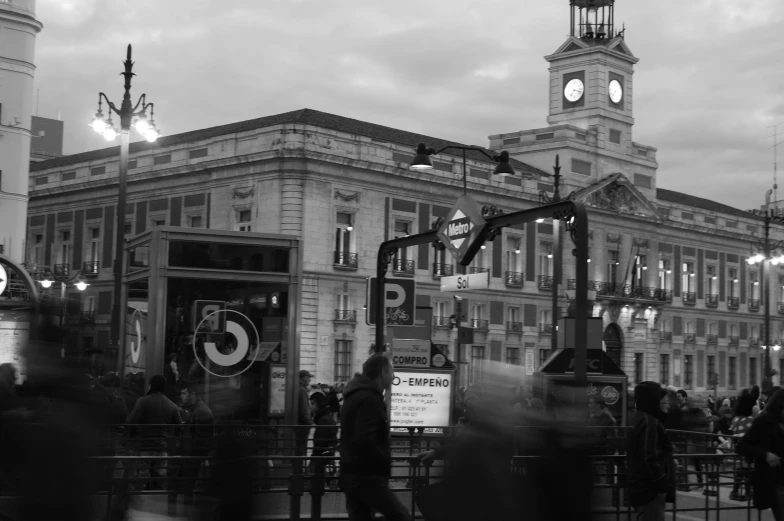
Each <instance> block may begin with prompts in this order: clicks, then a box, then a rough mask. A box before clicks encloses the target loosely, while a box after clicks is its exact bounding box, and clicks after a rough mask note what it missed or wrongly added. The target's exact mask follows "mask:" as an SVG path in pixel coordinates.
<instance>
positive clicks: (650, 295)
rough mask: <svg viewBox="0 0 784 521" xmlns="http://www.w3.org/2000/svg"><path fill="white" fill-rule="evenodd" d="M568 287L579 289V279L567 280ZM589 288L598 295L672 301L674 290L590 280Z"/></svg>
mask: <svg viewBox="0 0 784 521" xmlns="http://www.w3.org/2000/svg"><path fill="white" fill-rule="evenodd" d="M567 289H570V290H571V289H577V279H569V280H568V281H567ZM588 289H589V290H593V291H595V292H596V296H597V297H610V298H627V299H636V300H655V301H657V302H672V290H669V289H663V288H656V287H651V286H639V285H636V284H622V283H620V282H602V281H596V280H589V281H588Z"/></svg>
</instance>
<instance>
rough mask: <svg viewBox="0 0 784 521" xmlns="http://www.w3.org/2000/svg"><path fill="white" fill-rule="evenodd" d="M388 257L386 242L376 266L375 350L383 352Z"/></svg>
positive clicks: (380, 251) (381, 248) (380, 250)
mask: <svg viewBox="0 0 784 521" xmlns="http://www.w3.org/2000/svg"><path fill="white" fill-rule="evenodd" d="M387 260H388V257H387V252H386V248H385V247H384V244H382V245H381V247H380V248H379V252H378V265H377V266H376V345H375V348H374V349H373V351H374V352H375V353H381V352H383V349H384V326H385V325H386V323H387V314H386V307H385V304H386V299H387V295H386V288H385V282H386V279H385V277H384V275H385V274H386V272H387V265H388V262H387Z"/></svg>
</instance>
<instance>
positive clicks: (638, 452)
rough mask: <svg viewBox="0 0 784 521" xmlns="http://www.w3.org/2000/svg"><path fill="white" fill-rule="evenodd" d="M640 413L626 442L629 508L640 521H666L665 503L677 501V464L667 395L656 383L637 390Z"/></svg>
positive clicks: (635, 394) (635, 395)
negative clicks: (666, 424) (666, 425)
mask: <svg viewBox="0 0 784 521" xmlns="http://www.w3.org/2000/svg"><path fill="white" fill-rule="evenodd" d="M634 400H635V402H636V404H637V412H636V413H635V414H634V416H633V417H632V421H631V430H630V431H629V435H628V440H627V452H626V462H627V470H626V471H627V480H628V483H629V504H630V505H631V506H632V507H634V509H635V510H636V511H637V519H638V520H639V521H664V508H665V503H668V502H670V503H671V502H673V501H674V499H675V462H674V461H673V457H672V445H671V444H670V442H669V440H668V439H667V432H666V431H665V429H664V421H665V420H666V417H667V411H668V410H669V402H668V399H667V393H666V391H664V390H663V389H662V388H661V386H660V385H659V384H658V383H656V382H642V383H639V384H637V385H636V386H635V388H634Z"/></svg>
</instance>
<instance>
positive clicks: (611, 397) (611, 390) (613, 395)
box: [602, 385, 621, 405]
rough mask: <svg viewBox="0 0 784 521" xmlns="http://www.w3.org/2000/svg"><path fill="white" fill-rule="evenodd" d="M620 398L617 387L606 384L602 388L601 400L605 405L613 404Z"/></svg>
mask: <svg viewBox="0 0 784 521" xmlns="http://www.w3.org/2000/svg"><path fill="white" fill-rule="evenodd" d="M620 399H621V393H619V392H618V389H616V388H615V387H613V386H611V385H608V386H605V387H604V388H603V389H602V400H604V403H606V404H607V405H614V404H616V403H618V400H620Z"/></svg>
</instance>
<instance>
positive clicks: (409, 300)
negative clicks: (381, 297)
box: [366, 277, 416, 326]
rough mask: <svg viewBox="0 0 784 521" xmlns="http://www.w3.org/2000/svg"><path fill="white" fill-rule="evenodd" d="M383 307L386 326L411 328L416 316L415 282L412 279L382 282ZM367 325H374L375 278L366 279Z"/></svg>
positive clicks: (388, 279)
mask: <svg viewBox="0 0 784 521" xmlns="http://www.w3.org/2000/svg"><path fill="white" fill-rule="evenodd" d="M384 290H385V291H384V293H386V295H385V297H386V299H385V303H384V304H385V305H384V309H385V312H386V315H387V322H386V323H387V325H388V326H413V325H414V318H415V314H416V282H415V281H414V280H413V279H390V278H387V279H385V280H384ZM367 295H368V298H367V301H368V306H367V313H366V321H367V324H368V325H370V326H373V325H375V324H376V302H377V301H376V277H370V278H368V287H367Z"/></svg>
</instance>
